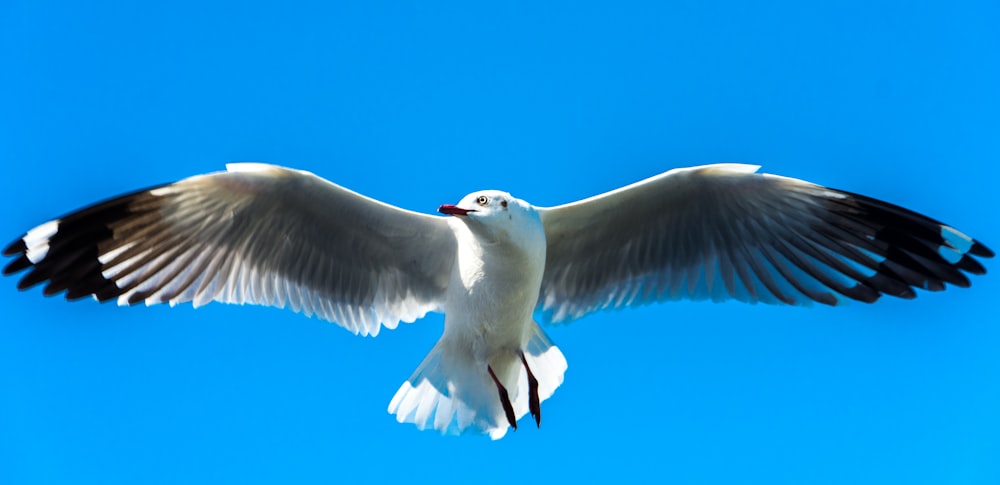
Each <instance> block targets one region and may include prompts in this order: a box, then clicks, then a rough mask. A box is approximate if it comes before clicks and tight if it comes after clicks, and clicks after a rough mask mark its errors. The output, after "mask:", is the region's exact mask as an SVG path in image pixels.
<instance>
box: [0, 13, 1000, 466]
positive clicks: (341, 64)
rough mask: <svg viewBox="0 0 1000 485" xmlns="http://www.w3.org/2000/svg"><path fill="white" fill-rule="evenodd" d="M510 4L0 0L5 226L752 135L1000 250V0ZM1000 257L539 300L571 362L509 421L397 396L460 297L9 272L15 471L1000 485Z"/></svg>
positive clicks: (818, 171) (778, 163) (399, 201)
mask: <svg viewBox="0 0 1000 485" xmlns="http://www.w3.org/2000/svg"><path fill="white" fill-rule="evenodd" d="M497 3H500V2H454V3H449V4H438V3H435V2H374V1H364V2H315V3H302V2H275V3H274V4H264V3H255V2H233V3H218V2H202V1H198V2H189V1H177V2H107V1H88V2H35V1H26V0H5V1H3V2H0V163H2V167H3V170H2V172H0V173H2V175H0V207H3V216H2V217H0V236H2V238H3V239H5V241H3V242H4V243H6V242H7V241H6V239H11V240H12V239H14V238H16V237H19V235H20V234H22V233H23V232H24V231H25V230H27V229H29V228H31V227H33V226H34V225H36V224H39V223H41V222H44V221H46V220H48V219H50V218H52V217H55V216H58V215H60V214H62V213H64V212H67V211H69V210H72V209H74V208H78V207H80V206H83V205H86V204H89V203H91V202H94V201H97V200H99V199H102V198H105V197H109V196H112V195H116V194H118V193H122V192H126V191H130V190H133V189H136V188H140V187H144V186H149V185H154V184H158V183H162V182H168V181H173V180H176V179H180V178H183V177H185V176H189V175H193V174H198V173H205V172H211V171H216V170H221V169H223V168H224V164H225V163H226V162H231V161H267V162H272V163H277V164H282V165H288V166H292V167H297V168H302V169H306V170H310V171H313V172H315V173H317V174H319V175H321V176H324V177H326V178H328V179H330V180H332V181H335V182H337V183H338V184H341V185H343V186H345V187H348V188H351V189H353V190H356V191H359V192H361V193H363V194H366V195H368V196H371V197H375V198H377V199H380V200H383V201H387V202H389V203H392V204H395V205H398V206H401V207H405V208H408V209H412V210H417V211H425V212H433V211H434V210H435V209H436V208H437V207H438V205H440V204H442V203H455V202H457V201H458V200H459V199H460V198H461V197H462V196H463V195H465V194H466V193H468V192H471V191H473V190H476V189H484V188H496V189H503V190H507V191H510V192H511V193H513V194H514V195H516V196H518V197H521V198H524V199H526V200H529V201H531V202H533V203H535V204H538V205H555V204H559V203H564V202H568V201H573V200H576V199H579V198H583V197H586V196H590V195H594V194H597V193H600V192H603V191H606V190H610V189H613V188H616V187H619V186H621V185H624V184H627V183H631V182H634V181H637V180H639V179H642V178H644V177H647V176H651V175H654V174H657V173H660V172H662V171H665V170H667V169H670V168H673V167H678V166H687V165H697V164H704V163H713V162H722V161H731V162H748V163H756V164H762V165H764V171H767V172H771V173H777V174H782V175H787V176H793V177H798V178H804V179H806V180H810V181H814V182H817V183H821V184H825V185H829V186H832V187H837V188H842V189H846V190H850V191H855V192H860V193H864V194H868V195H871V196H875V197H878V198H883V199H886V200H889V201H892V202H895V203H898V204H901V205H904V206H907V207H910V208H913V209H915V210H918V211H920V212H923V213H926V214H928V215H929V216H931V217H934V218H937V219H941V220H943V221H946V222H947V223H949V224H952V225H954V226H956V227H958V228H959V229H960V230H962V231H965V232H967V233H968V234H970V235H972V236H973V237H976V238H978V239H980V240H981V241H983V242H985V243H986V244H987V245H989V246H992V248H993V249H995V250H997V249H1000V216H998V215H997V210H998V207H1000V191H998V188H997V183H996V181H997V179H998V175H1000V173H998V172H1000V171H998V168H997V162H998V161H1000V30H998V29H997V26H998V25H1000V6H998V4H997V3H996V2H994V1H980V2H962V1H960V2H947V6H946V4H945V3H942V2H910V1H899V2H871V1H867V0H866V1H841V2H801V1H790V2H784V3H781V2H776V3H768V4H762V3H761V2H746V3H745V4H744V3H730V2H704V1H691V2H623V1H622V2H576V1H574V2H560V3H555V2H544V5H540V3H542V2H502V3H503V4H502V5H498V4H497ZM820 3H823V4H830V5H827V6H816V4H820ZM470 4H475V5H477V6H471V5H470ZM482 4H489V6H485V7H484V6H481V5H482ZM331 237H335V235H331ZM986 266H987V268H988V269H989V271H990V272H991V274H988V275H987V276H985V277H977V278H974V279H973V287H972V288H971V289H966V290H962V289H949V291H945V292H943V293H935V294H930V293H926V292H921V293H920V296H919V298H917V299H916V300H914V301H902V300H894V299H891V298H886V299H884V300H883V301H880V302H878V303H877V304H875V305H870V306H869V305H864V304H853V305H850V306H847V307H842V308H818V307H814V308H785V307H770V306H765V305H756V306H751V305H745V304H740V303H735V302H734V303H728V304H712V303H672V304H664V305H658V306H651V307H645V308H642V309H638V310H627V311H618V312H608V313H602V314H596V315H592V316H590V317H588V318H586V319H583V320H580V321H578V322H576V323H574V324H572V325H569V326H561V327H554V328H549V329H548V331H549V334H550V335H551V336H552V338H553V339H554V340H555V342H556V343H557V344H558V345H559V346H560V348H561V349H562V350H563V352H564V353H565V355H566V357H567V359H568V361H569V370H568V371H567V373H566V381H565V383H564V384H563V386H562V387H561V388H560V389H559V390H558V391H557V392H556V393H555V395H554V396H553V397H552V398H551V399H550V400H548V401H546V402H545V404H544V421H543V423H542V428H541V429H535V428H533V427H532V426H528V423H527V421H523V422H522V424H524V426H523V427H522V428H521V430H519V431H518V432H516V433H510V434H508V436H507V437H506V438H504V439H503V440H501V441H499V442H491V441H489V440H488V439H486V438H479V437H475V436H465V437H460V438H455V437H442V436H439V435H437V434H435V433H433V432H420V431H417V430H416V429H415V428H414V427H413V426H411V425H401V424H397V423H396V422H395V420H394V418H393V417H392V416H390V415H389V414H387V412H386V406H387V404H388V402H389V399H390V398H391V397H392V395H393V393H394V392H395V391H396V389H397V388H398V386H399V385H400V384H401V383H402V382H403V380H404V379H406V378H407V377H408V376H409V375H410V373H411V372H412V371H413V370H414V368H415V367H416V366H417V364H419V362H420V361H421V359H422V358H423V356H424V355H425V354H426V352H427V351H428V350H430V348H431V346H432V345H433V343H434V341H435V340H436V339H437V338H438V336H439V335H440V332H441V328H442V319H441V316H440V315H432V316H429V317H428V318H425V319H423V320H420V321H418V322H417V323H414V324H412V325H402V326H401V327H400V328H399V329H398V330H395V331H391V332H383V333H382V334H381V335H380V336H379V337H378V338H376V339H370V338H361V337H355V336H353V335H351V334H350V333H348V332H346V331H344V330H343V329H341V328H339V327H337V326H335V325H332V324H327V323H323V322H321V321H319V320H316V319H307V318H304V317H302V316H300V315H296V314H294V313H292V312H290V311H279V310H274V309H269V308H261V307H235V306H226V305H220V304H214V305H209V306H208V307H204V308H201V309H198V310H192V309H191V308H190V306H179V307H177V308H168V307H165V306H160V307H151V308H146V307H134V308H118V307H115V306H112V305H110V304H108V305H98V304H96V303H94V302H92V301H89V300H83V301H80V302H76V303H72V304H70V303H66V302H65V301H63V300H62V299H60V298H44V297H42V296H41V291H40V289H37V288H36V289H33V290H31V291H27V292H23V293H22V292H18V291H17V290H16V288H15V285H16V280H15V279H14V278H4V279H0V321H2V324H0V483H5V484H7V483H10V484H21V483H26V484H29V483H102V484H114V483H122V484H132V483H220V482H223V483H225V482H228V483H253V482H261V483H268V482H270V483H344V482H346V481H347V480H351V481H393V482H396V483H408V482H437V483H440V482H442V481H445V482H448V481H456V483H477V482H482V483H490V482H493V483H512V482H513V483H538V482H542V481H552V480H559V482H558V483H562V482H563V481H565V482H567V483H572V482H574V481H580V480H584V479H599V480H602V481H611V480H615V479H624V480H629V481H650V482H653V481H656V482H666V483H725V484H730V483H813V484H823V483H879V484H882V483H907V484H913V483H933V484H940V483H975V484H995V483H1000V460H998V457H1000V412H998V410H1000V311H998V309H997V302H996V300H997V297H998V296H1000V263H998V262H997V261H996V260H993V261H987V262H986Z"/></svg>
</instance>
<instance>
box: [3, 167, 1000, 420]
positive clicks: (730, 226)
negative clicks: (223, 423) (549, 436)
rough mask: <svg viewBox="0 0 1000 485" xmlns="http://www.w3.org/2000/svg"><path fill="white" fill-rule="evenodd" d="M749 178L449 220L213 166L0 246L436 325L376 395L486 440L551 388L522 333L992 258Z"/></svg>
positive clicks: (211, 297) (340, 320)
mask: <svg viewBox="0 0 1000 485" xmlns="http://www.w3.org/2000/svg"><path fill="white" fill-rule="evenodd" d="M759 168H760V167H759V166H754V165H741V164H718V165H705V166H699V167H691V168H680V169H674V170H670V171H668V172H665V173H662V174H660V175H657V176H654V177H652V178H648V179H646V180H643V181H641V182H637V183H635V184H632V185H629V186H626V187H622V188H619V189H616V190H613V191H611V192H607V193H605V194H601V195H597V196H594V197H591V198H588V199H584V200H581V201H577V202H572V203H568V204H565V205H560V206H556V207H537V206H533V205H531V204H530V203H528V202H525V201H524V200H521V199H517V198H515V197H513V196H511V195H510V194H508V193H506V192H502V191H497V190H483V191H477V192H473V193H471V194H469V195H467V196H465V197H464V198H463V199H462V200H461V201H459V202H458V203H457V204H454V205H451V204H446V205H442V206H440V208H439V209H438V212H440V213H442V214H444V216H437V215H429V214H421V213H417V212H410V211H408V210H404V209H400V208H397V207H394V206H391V205H388V204H385V203H382V202H379V201H377V200H374V199H370V198H367V197H365V196H363V195H360V194H357V193H355V192H352V191H350V190H348V189H345V188H343V187H340V186H338V185H335V184H333V183H331V182H328V181H326V180H324V179H322V178H319V177H317V176H315V175H313V174H311V173H308V172H304V171H299V170H293V169H289V168H283V167H279V166H274V165H267V164H260V163H238V164H230V165H227V171H224V172H217V173H211V174H206V175H198V176H194V177H190V178H186V179H183V180H181V181H178V182H175V183H172V184H166V185H161V186H157V187H153V188H149V189H144V190H139V191H137V192H132V193H129V194H126V195H122V196H119V197H116V198H112V199H109V200H107V201H104V202H99V203H97V204H94V205H92V206H89V207H86V208H83V209H80V210H78V211H76V212H72V213H69V214H67V215H65V216H63V217H60V218H58V219H54V220H51V221H49V222H46V223H44V224H41V225H39V226H38V227H35V228H34V229H31V230H30V231H28V232H27V233H26V234H24V235H23V236H22V237H20V238H18V239H17V240H15V241H14V242H13V243H11V244H10V245H9V246H8V247H7V248H6V249H4V251H3V254H4V255H5V256H13V257H14V259H13V260H12V261H10V263H9V264H8V265H7V266H6V267H5V268H4V270H3V273H4V274H5V275H9V274H15V273H18V272H21V271H23V270H28V271H27V273H25V274H24V275H23V277H22V278H21V280H20V281H19V283H18V288H19V289H22V290H23V289H27V288H29V287H32V286H35V285H38V284H42V283H44V284H45V287H44V290H43V293H44V294H45V295H54V294H58V293H62V292H65V296H66V299H68V300H75V299H78V298H82V297H86V296H91V297H93V298H94V299H96V300H98V301H101V302H105V301H117V302H118V304H119V305H132V304H137V303H145V304H147V305H152V304H156V303H169V304H170V305H175V304H178V303H185V302H191V303H192V304H193V305H194V306H196V307H197V306H200V305H204V304H206V303H209V302H212V301H219V302H224V303H236V304H247V303H249V304H258V305H268V306H273V307H278V308H291V309H292V310H294V311H296V312H301V313H304V314H305V315H307V316H308V315H316V316H318V317H319V318H322V319H324V320H328V321H331V322H335V323H337V324H339V325H341V326H342V327H344V328H346V329H348V330H350V331H352V332H354V333H355V334H361V335H371V336H374V335H377V334H378V333H379V331H380V329H381V328H382V327H386V328H389V329H392V328H395V327H396V326H397V325H398V324H399V322H413V321H415V320H416V319H419V318H421V317H423V316H424V315H425V314H427V313H428V312H432V311H437V312H443V313H444V314H445V323H444V332H443V335H442V336H441V338H440V340H439V341H438V342H437V343H436V344H435V345H434V347H433V348H432V349H431V350H430V353H428V354H427V357H426V358H425V359H424V360H423V362H421V363H420V364H419V365H418V366H417V368H416V371H415V372H413V374H412V375H411V376H410V378H409V379H407V380H406V381H405V382H403V384H402V386H401V387H400V388H399V390H398V391H397V392H396V394H395V396H394V397H393V398H392V400H391V402H390V403H389V409H388V410H389V412H390V413H392V414H394V415H395V416H396V419H397V420H398V421H399V422H406V423H413V424H415V425H416V426H417V427H418V428H420V429H435V430H437V431H439V432H441V433H445V434H460V433H465V432H474V433H483V434H488V435H489V436H491V437H492V438H494V439H498V438H500V437H502V436H504V435H505V434H506V433H507V431H508V429H510V428H514V429H517V425H518V421H519V420H520V419H521V418H522V417H524V416H526V415H527V414H529V413H530V415H531V417H532V419H533V421H534V422H535V424H536V425H540V424H541V418H542V412H541V403H542V402H543V401H545V400H546V399H548V398H549V397H551V396H552V394H553V392H554V391H555V390H556V388H557V387H559V385H560V384H561V383H562V381H563V374H564V372H565V371H566V359H565V358H564V357H563V354H562V352H560V350H559V348H558V347H556V346H555V345H554V344H553V343H552V341H551V340H550V339H549V338H548V336H546V334H545V332H544V331H543V329H542V328H541V327H540V326H539V324H538V323H536V320H539V321H542V322H543V323H555V322H567V321H571V320H574V319H577V318H580V317H582V316H584V315H587V314H588V313H591V312H594V311H597V310H604V309H611V308H622V307H631V306H637V305H642V304H648V303H653V302H662V301H667V300H677V299H711V300H713V301H722V300H739V301H744V302H751V303H754V302H763V303H775V304H788V305H807V304H810V303H812V302H819V303H822V304H826V305H837V304H839V303H841V302H844V301H846V300H858V301H862V302H866V303H871V302H874V301H875V300H877V299H879V297H881V296H882V295H883V294H888V295H892V296H895V297H899V298H914V297H916V292H915V291H914V290H915V289H916V288H921V289H924V290H929V291H940V290H943V289H944V288H945V286H946V285H948V284H951V285H955V286H960V287H967V286H969V279H968V277H967V276H966V274H967V273H968V274H976V275H979V274H984V273H985V272H986V270H985V269H984V268H983V266H982V264H981V263H980V262H979V261H978V260H977V259H976V258H977V257H978V258H991V257H993V255H994V253H993V251H991V250H990V249H988V248H987V247H986V246H984V245H983V244H982V243H980V242H978V241H976V240H975V239H973V238H971V237H969V236H967V235H965V234H964V233H962V232H960V231H958V230H957V229H955V228H953V227H951V226H948V225H945V224H942V223H940V222H938V221H935V220H933V219H930V218H928V217H925V216H923V215H921V214H917V213H915V212H912V211H910V210H907V209H904V208H902V207H899V206H896V205H892V204H889V203H887V202H882V201H879V200H876V199H872V198H869V197H865V196H862V195H858V194H854V193H851V192H845V191H842V190H837V189H832V188H827V187H823V186H820V185H816V184H812V183H809V182H805V181H802V180H798V179H794V178H787V177H781V176H776V175H769V174H761V173H758V169H759Z"/></svg>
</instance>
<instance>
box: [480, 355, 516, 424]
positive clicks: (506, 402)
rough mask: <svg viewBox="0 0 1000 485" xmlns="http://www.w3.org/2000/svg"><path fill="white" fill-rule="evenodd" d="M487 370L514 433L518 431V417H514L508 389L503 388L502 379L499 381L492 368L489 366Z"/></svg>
mask: <svg viewBox="0 0 1000 485" xmlns="http://www.w3.org/2000/svg"><path fill="white" fill-rule="evenodd" d="M486 370H488V371H489V372H490V377H492V378H493V383H495V384H496V385H497V393H498V394H500V404H502V405H503V412H504V414H506V415H507V423H509V424H510V427H511V428H514V431H517V417H516V416H514V406H512V405H511V404H510V395H508V394H507V388H505V387H503V384H501V383H500V379H497V375H496V374H495V373H494V372H493V368H492V367H490V366H489V365H487V366H486Z"/></svg>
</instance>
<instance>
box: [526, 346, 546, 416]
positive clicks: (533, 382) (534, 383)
mask: <svg viewBox="0 0 1000 485" xmlns="http://www.w3.org/2000/svg"><path fill="white" fill-rule="evenodd" d="M521 363H522V364H524V370H525V371H527V372H528V410H529V411H531V417H533V418H535V426H537V427H539V428H541V427H542V402H541V400H540V399H538V379H535V374H533V373H532V372H531V367H528V361H527V359H525V358H524V352H521Z"/></svg>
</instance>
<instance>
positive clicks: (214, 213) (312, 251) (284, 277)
mask: <svg viewBox="0 0 1000 485" xmlns="http://www.w3.org/2000/svg"><path fill="white" fill-rule="evenodd" d="M5 254H6V255H17V254H20V257H19V258H18V259H16V260H14V261H13V262H12V263H10V264H9V265H8V266H7V268H6V269H5V271H4V272H5V273H7V274H9V273H13V272H16V271H20V270H22V269H25V268H28V267H31V268H32V270H31V271H30V272H29V273H27V274H26V275H25V276H24V278H23V279H22V280H21V283H20V285H19V286H20V287H21V288H26V287H29V286H32V285H34V284H37V283H41V282H46V281H47V285H46V288H45V293H46V294H54V293H58V292H61V291H66V292H67V294H66V296H67V298H70V299H73V298H79V297H82V296H87V295H93V296H94V297H95V298H97V299H98V300H101V301H106V300H112V299H114V300H117V301H118V303H119V304H122V305H130V304H135V303H139V302H144V303H146V304H155V303H163V302H166V303H169V304H171V305H174V304H177V303H183V302H192V303H193V304H194V305H196V306H197V305H204V304H206V303H208V302H211V301H220V302H225V303H236V304H244V303H250V304H260V305H268V306H274V307H279V308H284V307H290V308H291V309H292V310H295V311H297V312H302V313H304V314H306V315H317V316H319V317H320V318H323V319H325V320H329V321H332V322H336V323H338V324H340V325H342V326H343V327H345V328H347V329H348V330H351V331H353V332H355V333H361V334H365V335H368V334H371V335H375V334H377V333H378V331H379V329H380V328H381V326H383V325H384V326H386V327H389V328H394V327H395V326H396V325H397V324H398V322H400V321H404V322H412V321H413V320H415V319H417V318H420V317H421V316H423V315H424V314H426V313H427V312H428V311H432V310H437V309H439V307H440V305H441V303H442V301H443V296H444V292H445V289H446V286H447V283H448V276H449V274H450V270H451V265H452V262H453V258H454V255H455V239H454V235H453V234H452V232H451V230H450V229H449V228H448V225H447V223H446V222H445V220H444V218H442V217H437V216H430V215H424V214H418V213H414V212H409V211H404V210H402V209H398V208H395V207H392V206H389V205H387V204H383V203H381V202H378V201H375V200H373V199H369V198H366V197H363V196H361V195H359V194H356V193H354V192H351V191H349V190H347V189H344V188H342V187H339V186H337V185H334V184H332V183H330V182H327V181H326V180H323V179H321V178H319V177H316V176H314V175H312V174H310V173H308V172H302V171H297V170H291V169H286V168H282V167H277V166H272V165H264V164H233V165H230V166H229V171H227V172H219V173H214V174H208V175H200V176H196V177H191V178H188V179H184V180H181V181H179V182H177V183H174V184H169V185H164V186H160V187H156V188H153V189H147V190H142V191H138V192H134V193H132V194H128V195H124V196H121V197H118V198H115V199H111V200H109V201H106V202H102V203H99V204H96V205H94V206H91V207H88V208H85V209H82V210H80V211H77V212H75V213H72V214H69V215H67V216H64V217H62V218H60V219H56V220H54V221H50V222H48V223H46V224H43V225H41V226H39V227H38V228H36V229H34V230H32V231H29V232H28V233H27V234H26V235H25V236H24V237H22V238H21V239H19V240H17V241H15V242H14V243H13V244H11V245H10V246H9V247H8V248H7V249H6V250H5Z"/></svg>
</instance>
